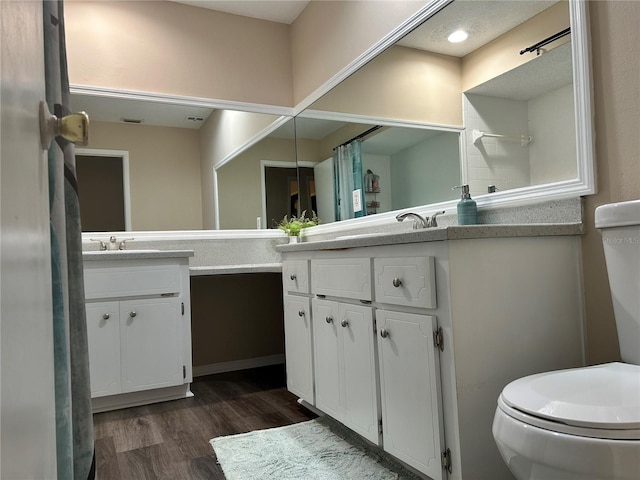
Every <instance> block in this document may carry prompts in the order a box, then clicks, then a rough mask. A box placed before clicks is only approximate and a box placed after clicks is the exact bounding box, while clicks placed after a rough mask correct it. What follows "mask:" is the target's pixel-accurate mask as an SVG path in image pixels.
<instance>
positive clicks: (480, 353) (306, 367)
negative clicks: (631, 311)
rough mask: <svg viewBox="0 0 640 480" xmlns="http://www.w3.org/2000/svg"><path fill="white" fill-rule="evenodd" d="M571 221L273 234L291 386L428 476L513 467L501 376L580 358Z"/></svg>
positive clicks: (467, 475) (504, 473)
mask: <svg viewBox="0 0 640 480" xmlns="http://www.w3.org/2000/svg"><path fill="white" fill-rule="evenodd" d="M579 233H580V226H579V225H578V224H575V225H574V224H570V225H523V226H509V225H495V226H487V225H482V226H470V227H446V228H435V229H424V230H420V231H412V232H408V233H401V234H386V235H384V234H382V235H370V234H369V235H362V236H358V235H354V236H350V237H345V239H342V240H340V239H337V240H327V241H315V242H309V243H301V244H297V245H283V246H280V247H278V250H279V251H281V252H282V255H283V292H284V306H285V356H286V365H287V386H288V389H289V390H290V391H291V392H293V393H294V394H296V395H297V396H298V397H300V398H301V399H302V400H304V401H305V402H307V403H308V404H310V405H313V406H314V407H315V408H317V409H319V410H321V411H322V412H324V413H326V414H327V415H330V416H331V417H333V418H335V419H336V420H338V421H340V422H342V423H343V424H344V425H346V426H347V427H349V428H350V429H352V430H353V431H355V432H357V433H359V434H360V435H361V436H363V437H364V438H366V439H367V440H369V441H370V442H372V443H374V444H375V445H378V446H380V447H381V448H383V449H384V450H385V451H386V452H387V453H389V454H391V455H392V456H394V457H395V458H397V459H399V460H401V461H402V462H404V463H405V464H407V465H409V466H410V467H412V468H413V469H414V470H416V471H418V472H420V473H421V474H422V475H424V476H426V478H431V479H434V480H439V479H442V478H449V479H474V480H482V479H487V480H489V479H491V480H496V479H498V480H499V479H511V478H512V476H511V474H510V472H509V471H508V470H507V468H506V467H505V466H504V462H503V461H502V460H501V458H500V456H499V453H498V450H497V449H496V447H495V443H494V442H493V439H492V435H491V424H492V420H493V414H494V411H495V408H496V401H497V398H498V396H499V394H500V391H501V390H502V388H503V387H504V386H505V385H506V384H507V383H509V382H510V381H511V380H513V379H515V378H518V377H521V376H523V375H526V374H530V373H536V372H541V371H547V370H552V369H560V368H568V367H575V366H580V365H583V364H584V352H583V333H582V330H583V307H582V305H583V301H582V293H581V292H582V287H581V266H580V258H581V257H580V237H579Z"/></svg>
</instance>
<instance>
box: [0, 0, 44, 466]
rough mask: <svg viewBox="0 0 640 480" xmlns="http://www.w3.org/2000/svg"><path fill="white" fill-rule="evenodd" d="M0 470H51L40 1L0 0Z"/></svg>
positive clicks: (42, 54)
mask: <svg viewBox="0 0 640 480" xmlns="http://www.w3.org/2000/svg"><path fill="white" fill-rule="evenodd" d="M0 35H1V37H0V72H1V75H2V90H1V93H0V105H1V106H2V108H1V109H0V110H1V113H0V114H1V119H0V142H1V143H0V262H1V266H0V305H1V307H0V338H1V346H0V352H1V360H0V365H1V374H0V378H1V379H2V387H1V390H2V396H1V398H0V403H1V407H2V408H1V411H2V418H1V421H0V423H1V424H2V433H1V438H0V446H1V447H0V458H1V459H2V464H1V467H0V477H1V478H56V438H55V433H56V432H55V396H54V376H53V325H52V317H53V315H52V311H51V266H50V264H51V255H50V247H49V199H48V191H49V190H48V186H47V163H46V153H45V152H44V151H43V150H42V148H41V146H40V130H39V120H38V103H39V102H40V101H41V100H44V99H45V83H44V49H43V27H42V2H39V1H22V2H17V1H15V2H6V1H0Z"/></svg>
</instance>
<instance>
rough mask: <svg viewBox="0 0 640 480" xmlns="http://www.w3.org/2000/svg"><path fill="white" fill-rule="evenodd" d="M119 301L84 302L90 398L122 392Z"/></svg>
mask: <svg viewBox="0 0 640 480" xmlns="http://www.w3.org/2000/svg"><path fill="white" fill-rule="evenodd" d="M118 305H119V304H118V302H100V303H89V304H87V306H86V311H87V341H88V345H89V347H88V348H89V375H90V379H91V397H92V398H96V397H103V396H105V395H115V394H117V393H120V392H121V389H120V312H119V308H118Z"/></svg>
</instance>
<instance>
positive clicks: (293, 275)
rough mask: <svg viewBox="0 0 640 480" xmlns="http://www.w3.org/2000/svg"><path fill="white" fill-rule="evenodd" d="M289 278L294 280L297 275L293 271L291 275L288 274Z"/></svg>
mask: <svg viewBox="0 0 640 480" xmlns="http://www.w3.org/2000/svg"><path fill="white" fill-rule="evenodd" d="M289 278H290V279H291V280H295V279H296V278H297V277H296V274H295V273H292V274H291V276H290V277H289Z"/></svg>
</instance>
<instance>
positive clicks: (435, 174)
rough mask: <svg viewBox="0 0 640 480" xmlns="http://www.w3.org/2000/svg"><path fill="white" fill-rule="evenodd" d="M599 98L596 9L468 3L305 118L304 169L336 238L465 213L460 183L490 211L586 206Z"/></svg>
mask: <svg viewBox="0 0 640 480" xmlns="http://www.w3.org/2000/svg"><path fill="white" fill-rule="evenodd" d="M444 3H446V2H444ZM458 30H463V31H465V32H466V33H467V35H468V36H467V38H466V40H465V41H462V42H457V43H452V42H450V41H449V40H448V36H449V35H450V34H452V33H453V32H455V31H458ZM521 52H522V53H521ZM589 85H590V69H589V53H588V25H587V21H586V5H585V4H584V2H568V1H560V2H558V1H529V0H523V1H518V2H495V1H483V0H478V1H473V2H469V1H463V0H456V1H453V2H450V3H448V4H447V5H446V6H444V8H442V9H441V10H439V11H438V12H437V13H435V15H433V16H431V17H430V18H428V19H427V20H426V21H424V23H422V24H421V25H420V26H418V27H417V28H416V29H414V30H413V31H411V32H410V33H408V34H407V35H405V36H404V37H403V38H401V39H400V40H399V41H397V42H396V43H395V44H394V45H393V46H391V47H389V48H387V49H386V50H384V51H383V52H381V53H380V54H379V55H377V56H376V57H375V58H374V59H373V60H371V61H370V62H368V63H367V64H366V65H364V66H363V67H361V68H359V69H358V70H357V71H355V72H354V73H352V74H351V75H350V76H349V77H348V78H346V79H345V80H343V81H342V82H341V83H340V84H338V85H337V86H336V87H334V88H333V89H331V90H330V91H329V92H328V93H327V94H325V95H324V96H323V97H321V98H320V99H319V100H317V101H316V102H315V103H313V104H312V105H310V106H309V108H307V109H305V110H304V111H303V112H301V113H300V115H298V116H297V117H296V126H297V155H298V159H300V160H304V161H310V162H317V164H316V167H315V168H314V170H315V175H316V176H315V187H316V190H315V193H316V203H317V208H318V214H319V216H320V218H321V219H322V220H323V223H325V224H331V223H332V222H334V221H337V220H346V219H352V218H355V219H356V220H353V221H351V223H352V224H353V225H356V224H363V223H365V221H364V219H362V218H360V219H358V218H359V217H367V222H366V223H367V224H371V223H375V222H376V221H377V220H379V221H381V222H385V221H388V220H389V219H390V218H391V216H392V215H395V213H397V211H398V210H403V209H412V210H414V211H418V212H425V213H433V212H435V211H437V210H442V209H446V210H448V211H449V212H451V213H454V212H455V204H456V203H457V201H458V198H459V193H456V192H455V191H452V190H451V187H453V186H455V185H459V184H461V183H467V184H469V185H470V189H471V193H472V195H473V196H474V198H476V200H477V201H478V205H479V207H491V206H503V205H513V206H516V205H521V204H530V203H535V202H541V201H545V200H555V199H561V198H569V197H578V196H580V195H586V194H590V193H593V192H594V191H595V180H594V172H593V157H592V155H593V153H592V152H593V145H592V143H593V137H592V134H591V132H592V126H591V115H590V109H591V98H590V87H589ZM345 144H346V145H348V146H349V147H350V148H352V149H354V150H356V153H353V152H352V151H349V152H347V154H346V157H347V158H346V160H345V158H344V157H345V155H344V154H343V149H344V145H345ZM343 162H347V163H346V165H347V166H346V168H343V167H342V166H341V163H343ZM344 171H347V172H348V173H347V174H345V175H346V176H347V177H350V176H351V175H352V172H355V173H353V176H354V177H355V178H350V179H349V181H346V182H345V180H344V178H343V177H342V172H344ZM371 174H373V175H374V177H373V178H375V179H376V184H375V185H376V187H375V188H372V187H371V178H372V177H371ZM341 189H342V191H341ZM345 204H346V205H348V207H349V208H344V207H345ZM394 212H395V213H394ZM376 219H377V220H376ZM332 228H340V227H338V226H335V227H332V226H331V225H325V227H324V228H323V229H322V230H324V231H331V229H332Z"/></svg>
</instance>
